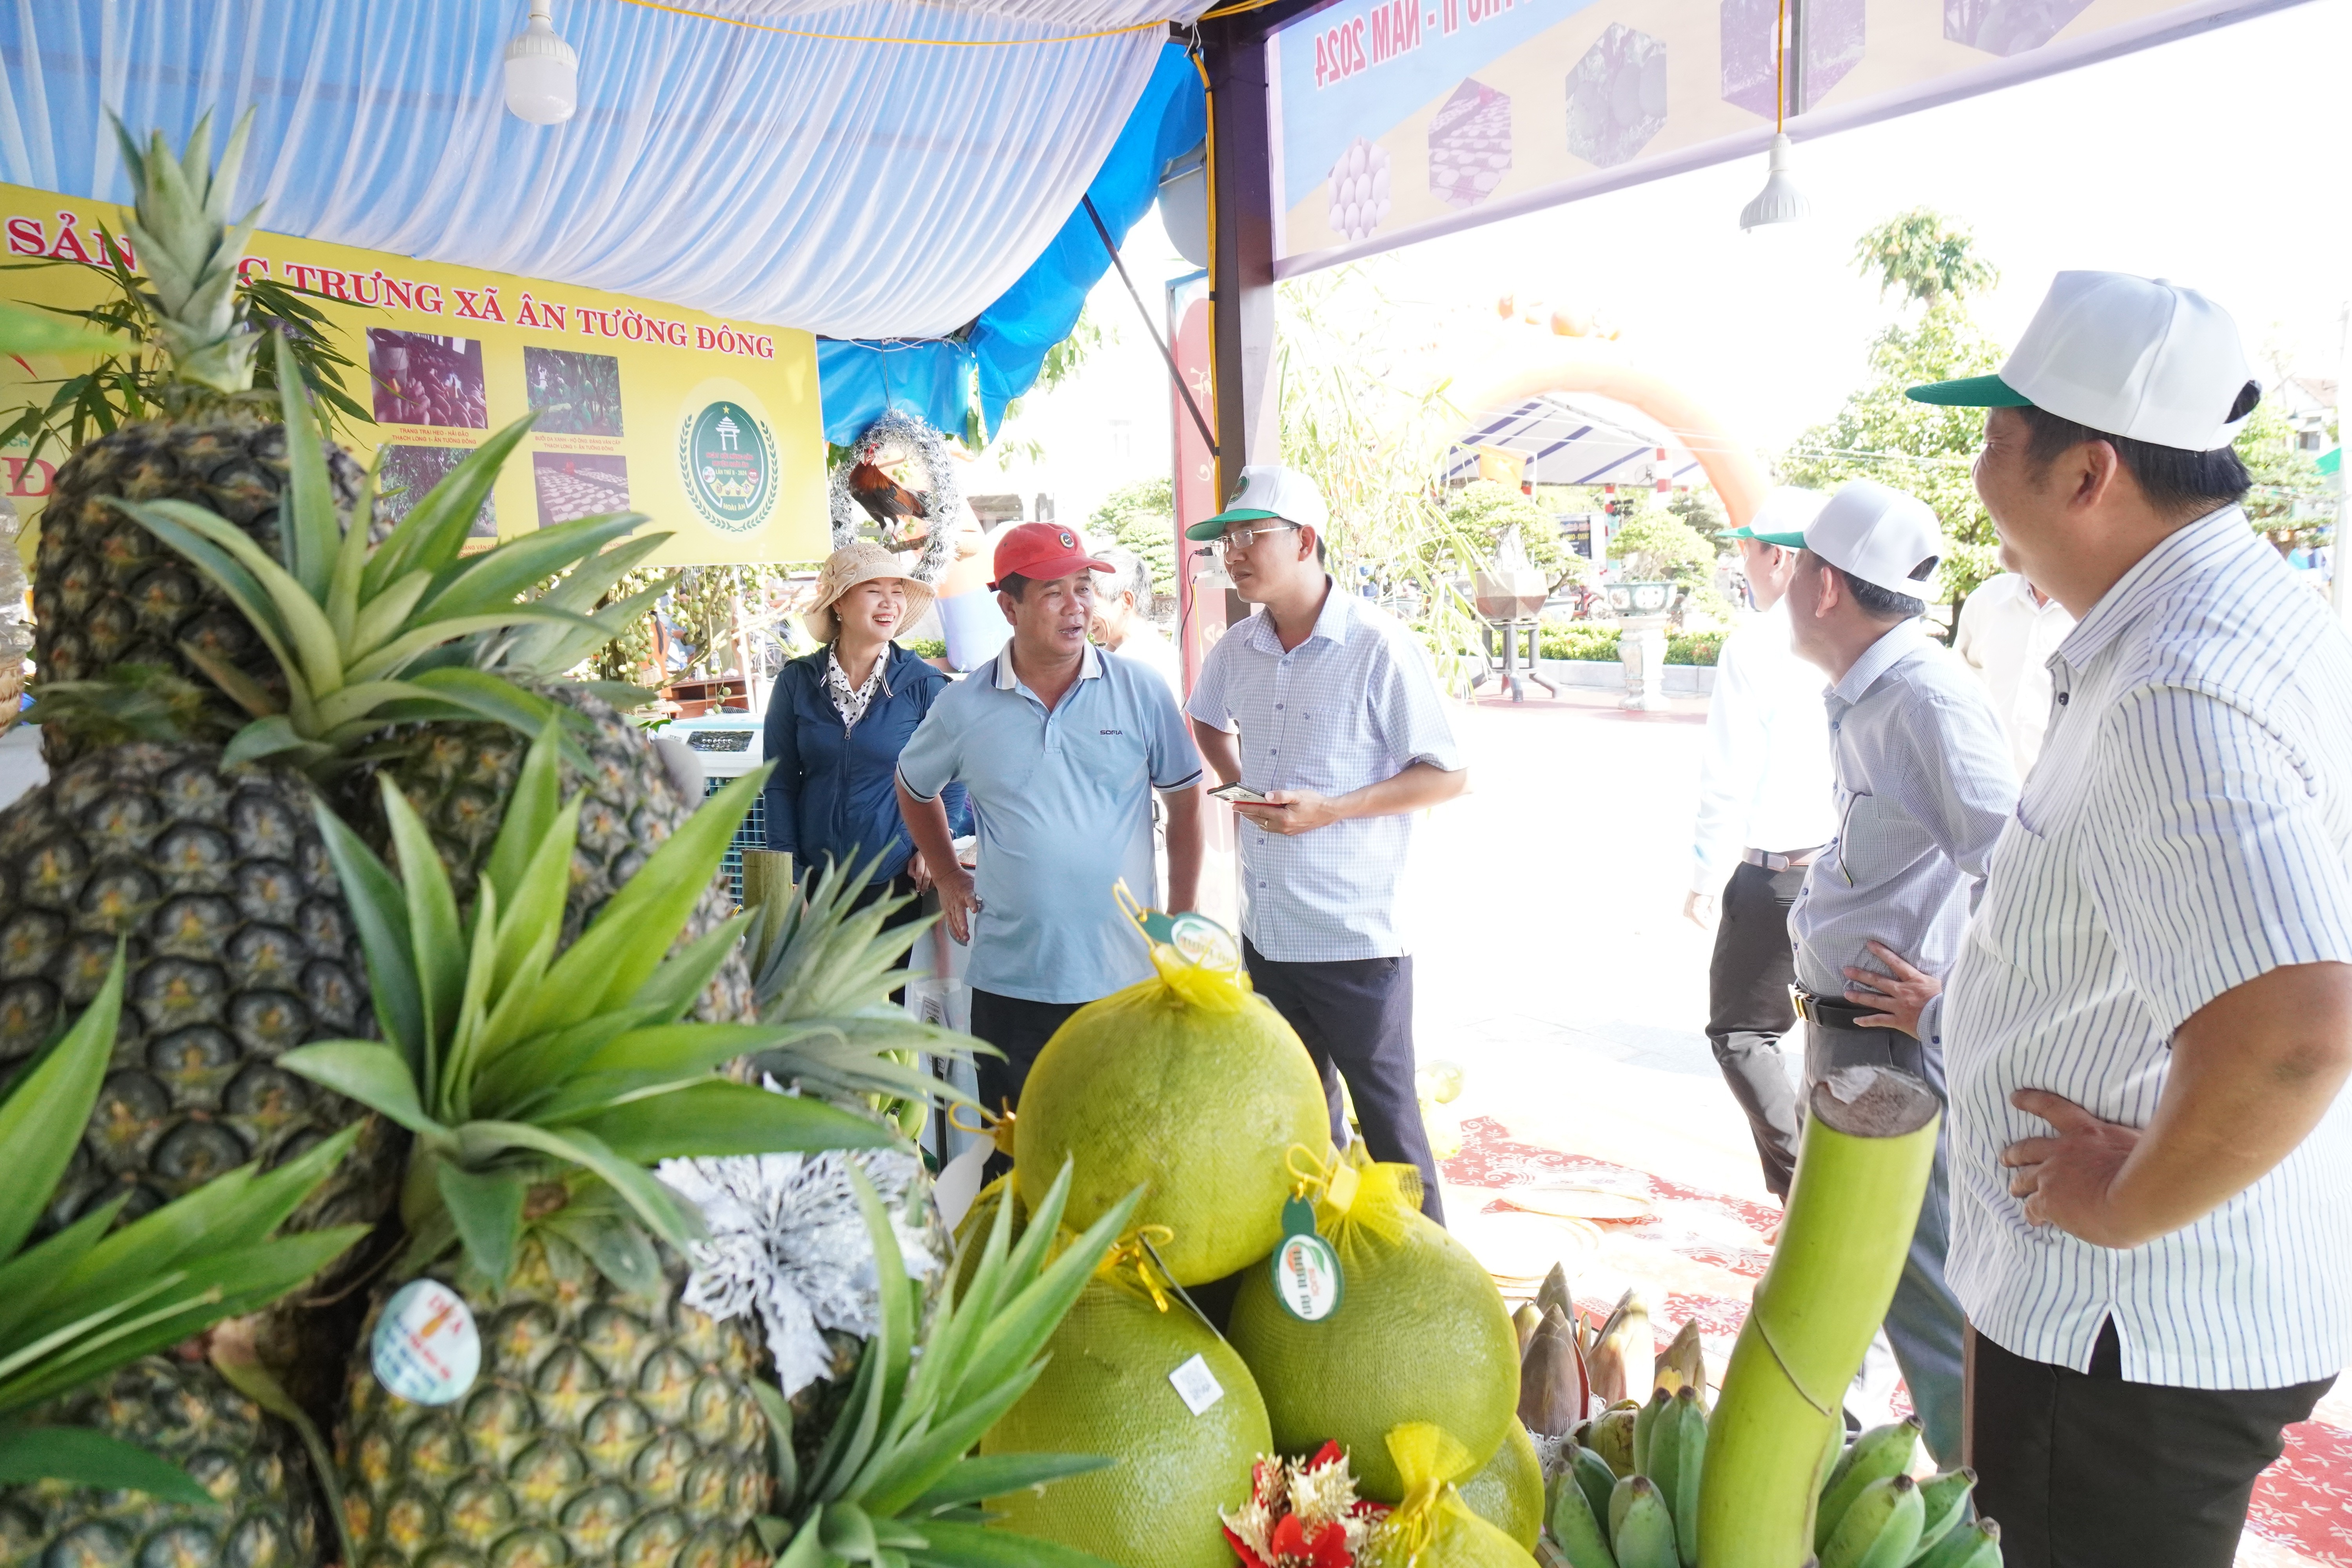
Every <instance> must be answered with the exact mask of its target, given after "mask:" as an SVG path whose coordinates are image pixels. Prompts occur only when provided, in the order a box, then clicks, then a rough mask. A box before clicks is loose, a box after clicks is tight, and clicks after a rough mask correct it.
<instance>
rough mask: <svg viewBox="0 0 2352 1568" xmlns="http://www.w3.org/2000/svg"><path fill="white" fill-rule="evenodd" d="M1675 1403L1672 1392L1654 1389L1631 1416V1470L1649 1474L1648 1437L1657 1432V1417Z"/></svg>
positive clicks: (1664, 1389) (1670, 1390)
mask: <svg viewBox="0 0 2352 1568" xmlns="http://www.w3.org/2000/svg"><path fill="white" fill-rule="evenodd" d="M1674 1402H1675V1395H1674V1391H1673V1390H1672V1389H1666V1388H1654V1389H1652V1390H1651V1391H1650V1402H1649V1403H1648V1404H1647V1405H1643V1406H1642V1408H1641V1409H1640V1410H1638V1411H1636V1412H1634V1415H1633V1468H1634V1470H1635V1471H1636V1472H1637V1473H1639V1474H1641V1475H1645V1476H1646V1475H1648V1474H1649V1473H1650V1437H1651V1435H1652V1434H1653V1433H1654V1432H1655V1431H1656V1430H1657V1426H1658V1417H1659V1415H1661V1414H1662V1413H1663V1412H1664V1410H1665V1407H1666V1406H1667V1405H1672V1404H1673V1403H1674Z"/></svg>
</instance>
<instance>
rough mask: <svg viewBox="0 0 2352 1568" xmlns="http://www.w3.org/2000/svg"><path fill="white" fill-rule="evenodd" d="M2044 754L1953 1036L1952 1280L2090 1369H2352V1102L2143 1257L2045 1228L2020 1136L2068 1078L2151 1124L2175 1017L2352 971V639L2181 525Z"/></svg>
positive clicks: (2187, 1377)
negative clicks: (2268, 976)
mask: <svg viewBox="0 0 2352 1568" xmlns="http://www.w3.org/2000/svg"><path fill="white" fill-rule="evenodd" d="M2051 675H2052V678H2053V684H2054V687H2055V691H2054V700H2053V709H2052V720H2051V724H2050V730H2049V733H2048V736H2047V739H2046V740H2045V741H2044V742H2043V747H2042V758H2041V761H2040V763H2038V764H2037V765H2036V766H2035V768H2034V772H2033V777H2032V780H2031V781H2030V782H2029V783H2028V784H2027V785H2026V789H2025V794H2024V796H2023V798H2022V799H2021V800H2020V801H2019V803H2018V808H2017V814H2016V816H2014V817H2012V818H2011V821H2010V823H2009V825H2008V826H2007V827H2006V828H2005V829H2004V830H2003V831H2002V834H2001V838H2000V845H1999V846H1998V847H1996V848H1995V850H1994V852H1993V863H1992V876H1991V879H1990V882H1989V884H1988V886H1987V889H1986V893H1985V898H1984V903H1983V907H1982V908H1981V909H1979V911H1978V913H1977V918H1976V921H1975V923H1974V925H1973V926H1971V927H1970V929H1969V941H1968V943H1967V946H1966V950H1965V952H1963V954H1962V956H1961V959H1960V961H1959V963H1958V966H1957V968H1956V969H1955V970H1954V972H1953V974H1952V977H1951V984H1950V989H1949V992H1948V996H1947V999H1946V1004H1945V1009H1944V1021H1943V1033H1944V1040H1945V1047H1946V1051H1947V1053H1948V1072H1949V1078H1950V1083H1951V1094H1952V1135H1953V1143H1952V1209H1953V1217H1952V1243H1951V1258H1950V1266H1949V1271H1948V1274H1949V1279H1950V1280H1951V1283H1952V1287H1953V1289H1954V1290H1955V1291H1956V1292H1957V1293H1958V1296H1959V1299H1960V1302H1961V1304H1962V1305H1963V1306H1964V1307H1966V1308H1967V1309H1968V1312H1969V1320H1970V1321H1972V1322H1974V1323H1975V1325H1976V1326H1977V1329H1978V1331H1979V1332H1981V1333H1983V1334H1985V1335H1986V1336H1988V1337H1989V1338H1990V1339H1991V1340H1993V1341H1994V1342H1996V1343H1998V1344H2000V1345H2001V1346H2003V1347H2004V1348H2006V1349H2008V1350H2010V1351H2011V1352H2015V1353H2016V1354H2019V1355H2022V1356H2028V1357H2031V1358H2032V1359H2034V1360H2036V1361H2042V1362H2046V1363H2053V1364H2056V1365H2061V1366H2069V1367H2073V1368H2075V1369H2076V1370H2078V1371H2081V1370H2086V1369H2087V1368H2088V1367H2089V1365H2090V1362H2091V1351H2092V1347H2093V1345H2094V1343H2095V1342H2096V1340H2097V1338H2098V1335H2099V1331H2100V1327H2101V1325H2102V1324H2104V1323H2105V1322H2106V1321H2108V1320H2110V1319H2112V1320H2113V1321H2114V1322H2115V1325H2116V1336H2117V1338H2118V1339H2119V1340H2120V1342H2121V1343H2122V1350H2123V1374H2124V1376H2125V1377H2126V1378H2127V1379H2129V1380H2131V1381H2133V1382H2136V1383H2152V1384H2168V1385H2170V1386H2173V1387H2184V1388H2279V1387H2284V1386H2287V1385H2289V1384H2298V1383H2305V1382H2308V1381H2311V1380H2313V1379H2315V1378H2321V1377H2327V1376H2332V1375H2333V1374H2335V1373H2336V1372H2338V1371H2340V1370H2341V1369H2342V1368H2344V1367H2345V1366H2346V1365H2347V1364H2352V1109H2347V1103H2346V1101H2345V1100H2342V1099H2340V1098H2339V1100H2337V1102H2336V1105H2335V1106H2334V1107H2333V1108H2331V1109H2330V1110H2329V1111H2328V1112H2327V1114H2326V1117H2325V1118H2324V1119H2323V1120H2322V1121H2321V1122H2320V1125H2319V1127H2318V1128H2317V1130H2316V1131H2314V1132H2313V1133H2312V1135H2311V1136H2310V1137H2309V1138H2308V1139H2306V1140H2305V1142H2304V1143H2303V1144H2302V1146H2301V1147H2300V1148H2298V1149H2296V1150H2295V1151H2294V1152H2293V1153H2292V1154H2290V1155H2288V1156H2287V1158H2286V1159H2285V1161H2284V1162H2283V1163H2281V1164H2280V1165H2279V1166H2278V1167H2277V1168H2276V1169H2274V1170H2273V1171H2272V1172H2271V1173H2270V1174H2268V1175H2266V1176H2264V1177H2263V1179H2262V1180H2260V1181H2258V1182H2256V1183H2254V1184H2253V1185H2252V1186H2250V1187H2248V1188H2247V1189H2246V1190H2245V1191H2244V1192H2242V1193H2241V1194H2238V1195H2237V1196H2236V1197H2234V1198H2232V1199H2231V1200H2230V1201H2229V1202H2228V1203H2225V1204H2223V1205H2221V1207H2219V1208H2217V1209H2215V1210H2214V1211H2213V1212H2212V1213H2211V1214H2209V1215H2206V1216H2205V1217H2204V1218H2203V1219H2200V1220H2199V1221H2197V1222H2196V1223H2195V1224H2193V1225H2190V1226H2185V1227H2183V1228H2182V1229H2180V1230H2177V1231H2175V1232H2173V1233H2172V1234H2171V1235H2169V1236H2166V1237H2160V1238H2158V1239H2157V1240H2155V1241H2152V1242H2149V1243H2147V1245H2146V1246H2144V1247H2133V1248H2131V1249H2129V1250H2128V1251H2118V1250H2115V1249H2111V1248H2105V1247H2094V1246H2092V1245H2091V1244H2090V1243H2088V1242H2085V1241H2079V1240H2076V1239H2075V1238H2074V1237H2071V1236H2068V1235H2066V1234H2065V1233H2063V1231H2060V1230H2059V1229H2057V1228H2056V1227H2055V1226H2038V1227H2037V1226H2029V1225H2028V1224H2027V1223H2026V1221H2025V1214H2024V1205H2023V1203H2022V1202H2021V1200H2019V1199H2017V1198H2013V1197H2011V1195H2010V1193H2009V1173H2008V1172H2007V1171H2006V1170H2005V1169H2004V1168H2003V1167H2002V1166H2001V1163H2000V1153H2001V1150H2002V1149H2003V1148H2004V1147H2005V1146H2007V1145H2008V1144H2010V1143H2012V1142H2016V1141H2017V1140H2019V1139H2021V1138H2029V1137H2037V1136H2046V1135H2047V1134H2048V1133H2049V1131H2050V1129H2049V1127H2048V1126H2047V1125H2045V1124H2044V1123H2043V1122H2042V1121H2041V1120H2040V1119H2038V1118H2036V1117H2032V1116H2028V1115H2026V1114H2025V1113H2024V1112H2023V1111H2021V1110H2016V1109H2015V1108H2013V1107H2012V1106H2011V1104H2010V1103H2009V1097H2010V1095H2011V1092H2012V1091H2014V1090H2016V1089H2047V1090H2049V1091H2051V1092H2052V1093H2054V1094H2059V1095H2063V1096H2064V1097H2065V1098H2066V1099H2068V1100H2073V1101H2074V1102H2075V1103H2076V1104H2078V1105H2081V1106H2083V1107H2084V1108H2085V1109H2086V1110H2089V1111H2091V1112H2092V1114H2094V1115H2095V1116H2099V1117H2102V1118H2105V1120H2107V1121H2116V1122H2121V1123H2124V1124H2126V1125H2127V1126H2133V1127H2145V1126H2146V1125H2147V1123H2148V1121H2149V1120H2150V1118H2151V1117H2153V1116H2154V1114H2155V1111H2156V1106H2157V1100H2158V1097H2159V1096H2160V1095H2161V1094H2162V1093H2163V1091H2164V1082H2165V1074H2166V1070H2167V1068H2168V1064H2169V1061H2170V1056H2171V1042H2172V1036H2173V1032H2174V1031H2175V1030H2176V1029H2178V1028H2179V1026H2180V1024H2181V1022H2182V1020H2184V1019H2186V1018H2188V1017H2189V1015H2191V1014H2193V1013H2195V1012H2196V1011H2197V1010H2198V1009H2199V1008H2200V1007H2202V1006H2204V1005H2206V1004H2207V1003H2208V1002H2210V1001H2212V1000H2213V999H2214V998H2215V997H2217V996H2219V995H2221V994H2222V993H2223V992H2225V991H2228V990H2230V989H2231V988H2232V987H2234V986H2239V985H2242V984H2245V983H2246V982H2248V981H2250V980H2253V979H2255V978H2257V977H2259V976H2260V975H2262V974H2263V973H2267V972H2268V971H2270V970H2272V969H2274V968H2277V967H2280V966H2282V965H2284V964H2291V963H2327V962H2335V963H2345V962H2352V639H2347V637H2346V636H2345V633H2344V629H2343V628H2342V627H2341V626H2338V625H2337V624H2336V621H2335V620H2334V618H2333V617H2332V616H2329V614H2328V613H2327V610H2326V606H2325V605H2324V604H2323V603H2322V602H2321V601H2320V599H2319V598H2318V597H2317V596H2316V595H2314V594H2313V593H2312V592H2311V590H2310V589H2308V588H2306V587H2305V586H2304V585H2303V584H2302V583H2301V582H2300V581H2298V580H2297V578H2296V575H2295V574H2294V572H2293V571H2291V570H2290V569H2289V568H2288V567H2287V565H2286V564H2285V563H2284V562H2283V561H2281V560H2280V559H2279V555H2278V552H2276V551H2274V550H2273V549H2272V548H2271V547H2270V545H2268V544H2267V543H2265V542H2263V540H2262V539H2260V538H2258V537H2256V536H2255V535H2254V534H2253V533H2252V531H2251V530H2249V529H2248V528H2247V526H2246V520H2245V516H2244V514H2243V513H2242V512H2241V511H2239V510H2238V509H2237V508H2235V507H2227V508H2224V509H2223V510H2220V511H2218V512H2214V513H2212V514H2211V515H2210V516H2208V517H2206V518H2203V519H2201V520H2200V521H2197V522H2194V523H2191V524H2190V525H2189V526H2188V527H2186V528H2183V529H2181V530H2179V531H2178V532H2176V533H2174V534H2172V535H2171V536H2170V537H2168V538H2167V539H2166V540H2165V541H2164V542H2162V543H2161V544H2159V545H2158V546H2157V547H2156V548H2155V549H2154V550H2152V551H2150V552H2148V553H2147V555H2146V556H2145V557H2143V558H2142V559H2141V560H2140V562H2139V563H2138V564H2137V565H2135V566H2134V567H2133V568H2132V569H2131V570H2130V571H2128V572H2126V574H2124V575H2123V577H2122V579H2121V580H2120V581H2118V582H2117V583H2116V585H2115V586H2114V587H2113V588H2111V589H2109V590H2108V591H2107V594H2106V595H2105V597H2104V598H2102V599H2101V600H2100V601H2099V602H2098V604H2097V605H2095V606H2093V607H2092V610H2091V613H2090V614H2089V615H2088V616H2084V619H2083V623H2082V625H2081V626H2077V627H2075V629H2074V632H2073V634H2072V635H2070V636H2069V637H2067V638H2066V640H2065V641H2064V642H2063V643H2062V644H2060V645H2059V647H2058V651H2057V653H2056V654H2055V655H2054V656H2053V658H2052V659H2051Z"/></svg>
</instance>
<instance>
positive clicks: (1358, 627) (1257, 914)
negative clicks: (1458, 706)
mask: <svg viewBox="0 0 2352 1568" xmlns="http://www.w3.org/2000/svg"><path fill="white" fill-rule="evenodd" d="M1324 581H1325V582H1326V583H1328V582H1330V579H1329V578H1328V577H1326V578H1325V579H1324ZM1185 710H1186V711H1187V712H1189V713H1190V714H1192V717H1193V718H1195V719H1198V720H1199V721H1201V722H1202V723H1203V724H1207V725H1210V726H1213V728H1216V729H1219V730H1234V729H1236V728H1238V729H1239V730H1240V731H1241V742H1240V751H1241V759H1242V780H1241V782H1242V783H1244V784H1247V785H1248V786H1249V787H1250V788H1252V789H1254V790H1258V791H1260V792H1270V791H1273V790H1278V789H1279V790H1294V789H1309V790H1313V791H1314V792H1316V793H1317V794H1318V795H1346V794H1347V793H1348V792H1349V791H1350V790H1358V789H1362V788H1363V787H1364V786H1365V785H1367V784H1380V783H1381V782H1382V781H1384V780H1387V779H1391V778H1394V777H1395V776H1396V775H1397V774H1399V773H1402V772H1404V770H1405V769H1407V768H1409V767H1411V766H1412V764H1413V763H1429V764H1431V765H1432V766H1433V767H1439V768H1444V769H1445V770H1446V771H1448V772H1452V771H1454V770H1455V769H1458V768H1460V767H1461V766H1462V765H1463V761H1462V752H1461V749H1460V747H1458V746H1457V745H1455V743H1454V725H1453V721H1451V720H1450V719H1449V718H1448V717H1447V715H1446V711H1445V700H1444V697H1443V696H1441V695H1440V694H1439V692H1438V689H1437V680H1436V678H1435V677H1434V676H1433V675H1432V674H1431V673H1430V668H1429V656H1428V655H1427V654H1425V653H1423V651H1422V649H1421V647H1420V645H1419V644H1417V643H1415V642H1414V641H1413V640H1412V633H1410V632H1408V631H1406V630H1405V629H1404V627H1403V626H1400V625H1399V624H1398V623H1397V622H1396V621H1395V620H1394V619H1393V618H1392V617H1391V616H1386V615H1384V614H1382V613H1381V611H1380V610H1378V609H1376V608H1374V607H1373V606H1372V605H1368V604H1366V603H1365V602H1364V601H1363V600H1361V599H1359V598H1356V597H1353V596H1351V595H1347V594H1343V593H1341V592H1340V591H1339V588H1338V587H1336V586H1334V587H1332V588H1331V589H1330V590H1329V591H1328V593H1326V594H1325V595H1324V597H1323V610H1322V613H1321V614H1320V615H1319V616H1317V617H1316V621H1315V629H1314V630H1313V631H1312V632H1309V633H1308V634H1307V640H1306V641H1304V642H1302V643H1300V644H1299V645H1298V646H1297V647H1295V648H1292V649H1290V650H1289V651H1288V652H1285V651H1283V647H1282V639H1281V638H1280V637H1276V635H1275V630H1274V618H1273V617H1272V616H1268V615H1267V614H1266V613H1265V611H1264V610H1260V611H1258V613H1257V614H1255V615H1254V616H1250V617H1249V618H1248V619H1247V620H1245V621H1243V622H1242V623H1241V624H1240V625H1239V626H1234V627H1233V628H1232V629H1231V630H1229V631H1227V632H1226V633H1225V635H1224V636H1223V637H1220V638H1219V639H1218V640H1217V645H1216V647H1213V648H1211V649H1210V650H1209V657H1208V658H1205V659H1203V660H1202V664H1201V678H1200V679H1199V680H1198V681H1196V682H1195V683H1194V684H1193V687H1192V701H1191V702H1190V703H1188V704H1187V705H1186V709H1185ZM1237 832H1238V835H1239V837H1240V839H1241V860H1242V931H1243V934H1244V935H1245V936H1247V937H1248V938H1249V940H1250V945H1251V946H1253V947H1255V948H1256V949H1257V950H1258V952H1260V953H1262V954H1263V955H1265V957H1267V958H1270V959H1273V960H1275V961H1276V962H1277V963H1332V962H1339V961H1344V960H1349V959H1362V958H1394V957H1397V956H1399V955H1400V954H1402V952H1404V950H1405V948H1404V939H1403V937H1402V935H1400V934H1399V932H1398V930H1397V923H1396V895H1397V882H1398V879H1400V878H1401V877H1402V876H1403V874H1404V862H1405V852H1406V849H1407V847H1409V846H1410V845H1411V843H1412V817H1411V816H1359V817H1355V818H1352V819H1350V820H1349V821H1346V822H1334V823H1331V824H1330V825H1328V826H1323V827H1318V828H1316V829H1314V830H1313V831H1312V832H1308V833H1300V834H1294V835H1285V834H1280V833H1268V832H1267V831H1266V830H1265V828H1263V827H1260V826H1257V825H1256V824H1255V823H1254V822H1250V821H1248V820H1247V819H1245V818H1244V819H1243V820H1241V821H1240V822H1239V823H1238V825H1237Z"/></svg>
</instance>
